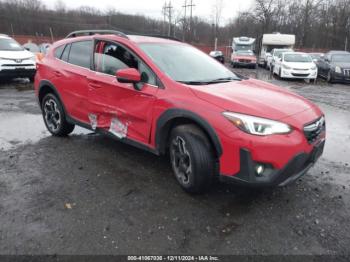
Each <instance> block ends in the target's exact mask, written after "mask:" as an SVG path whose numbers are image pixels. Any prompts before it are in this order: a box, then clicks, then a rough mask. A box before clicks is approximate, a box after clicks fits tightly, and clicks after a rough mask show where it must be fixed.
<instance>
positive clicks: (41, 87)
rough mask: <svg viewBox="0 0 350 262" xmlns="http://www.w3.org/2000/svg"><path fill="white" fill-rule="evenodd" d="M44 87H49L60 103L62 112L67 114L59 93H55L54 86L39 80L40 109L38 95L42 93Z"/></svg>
mask: <svg viewBox="0 0 350 262" xmlns="http://www.w3.org/2000/svg"><path fill="white" fill-rule="evenodd" d="M45 87H49V88H50V89H51V90H52V91H53V93H54V94H55V95H56V96H57V97H58V99H59V100H60V101H61V104H62V107H63V110H64V112H65V113H67V111H66V108H65V106H64V103H63V100H62V98H61V96H60V94H59V92H58V91H57V88H56V87H55V86H54V84H52V83H51V82H50V81H49V80H41V81H40V83H39V88H38V102H39V105H40V108H41V100H40V93H41V92H42V90H43V88H45Z"/></svg>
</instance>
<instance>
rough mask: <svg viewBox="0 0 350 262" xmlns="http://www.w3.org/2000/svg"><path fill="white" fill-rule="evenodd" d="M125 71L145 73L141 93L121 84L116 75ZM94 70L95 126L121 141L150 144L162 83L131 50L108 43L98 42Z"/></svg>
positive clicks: (92, 109) (91, 97) (92, 114)
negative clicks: (153, 113) (159, 89)
mask: <svg viewBox="0 0 350 262" xmlns="http://www.w3.org/2000/svg"><path fill="white" fill-rule="evenodd" d="M125 68H135V69H137V70H138V71H139V72H140V73H141V76H142V77H141V78H142V82H141V83H139V84H138V89H140V90H136V89H135V88H134V85H133V84H125V83H119V82H118V81H117V79H116V77H115V75H116V72H117V71H118V70H120V69H125ZM93 69H94V70H93V72H91V73H90V75H89V77H88V86H89V103H90V105H89V115H90V120H91V122H90V124H91V126H92V127H93V128H96V127H98V128H103V129H105V130H106V131H108V132H110V133H112V134H113V135H115V136H117V137H118V138H120V139H123V138H129V139H132V140H135V141H137V142H140V143H143V144H149V140H150V139H149V138H150V132H151V122H152V112H153V104H154V101H155V100H156V94H157V91H158V83H159V82H158V80H157V77H156V75H155V74H154V73H153V72H152V70H151V69H150V68H149V67H148V66H147V65H146V64H145V63H144V62H143V61H142V60H141V59H140V58H139V57H138V56H136V55H135V53H134V52H132V51H131V50H130V49H128V48H127V47H125V46H123V45H121V44H119V43H115V42H109V41H104V40H97V41H96V42H95V45H94V67H93Z"/></svg>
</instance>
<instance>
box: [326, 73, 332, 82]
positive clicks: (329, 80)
mask: <svg viewBox="0 0 350 262" xmlns="http://www.w3.org/2000/svg"><path fill="white" fill-rule="evenodd" d="M326 79H327V82H328V83H330V84H332V83H333V78H332V74H331V71H328V74H327V78H326Z"/></svg>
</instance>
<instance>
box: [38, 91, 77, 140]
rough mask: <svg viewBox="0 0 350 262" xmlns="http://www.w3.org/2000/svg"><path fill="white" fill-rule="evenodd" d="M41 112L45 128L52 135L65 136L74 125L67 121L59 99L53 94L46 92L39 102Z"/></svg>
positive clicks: (71, 130)
mask: <svg viewBox="0 0 350 262" xmlns="http://www.w3.org/2000/svg"><path fill="white" fill-rule="evenodd" d="M41 109H42V114H43V118H44V122H45V125H46V128H47V130H49V132H50V133H51V134H52V135H54V136H67V135H69V134H70V133H72V132H73V130H74V125H72V124H70V123H68V122H67V119H66V115H65V112H64V110H63V106H62V104H61V102H60V100H59V99H58V98H57V97H56V96H55V95H54V94H47V95H46V96H45V97H44V99H43V100H42V103H41Z"/></svg>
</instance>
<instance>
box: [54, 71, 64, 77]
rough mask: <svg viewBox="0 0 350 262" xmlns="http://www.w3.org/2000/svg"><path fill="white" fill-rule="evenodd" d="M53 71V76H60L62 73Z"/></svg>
mask: <svg viewBox="0 0 350 262" xmlns="http://www.w3.org/2000/svg"><path fill="white" fill-rule="evenodd" d="M53 73H54V74H55V76H57V77H61V76H62V73H61V72H59V71H54V72H53Z"/></svg>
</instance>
